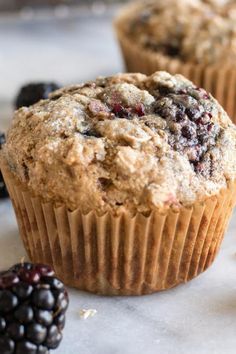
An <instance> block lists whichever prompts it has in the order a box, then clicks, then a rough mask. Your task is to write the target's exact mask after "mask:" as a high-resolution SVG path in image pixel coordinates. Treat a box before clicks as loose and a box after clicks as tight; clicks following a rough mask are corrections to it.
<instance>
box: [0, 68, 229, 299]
mask: <svg viewBox="0 0 236 354" xmlns="http://www.w3.org/2000/svg"><path fill="white" fill-rule="evenodd" d="M0 161H1V168H2V172H3V175H4V178H5V181H6V183H7V187H8V190H9V193H10V196H11V199H12V201H13V205H14V208H15V212H16V217H17V220H18V224H19V229H20V234H21V237H22V239H23V241H24V245H25V248H26V250H27V252H28V255H29V257H30V259H31V260H32V261H34V262H43V263H46V264H49V265H51V266H53V268H54V269H55V271H56V273H57V275H58V277H60V278H61V279H62V280H63V281H64V282H65V283H66V284H68V285H70V286H74V287H77V288H79V289H83V290H88V291H91V292H95V293H101V294H114V295H125V294H128V295H129V294H132V295H140V294H146V293H152V292H154V291H158V290H163V289H167V288H170V287H173V286H175V285H177V284H179V283H182V282H186V281H188V280H190V279H192V278H194V277H195V276H196V275H198V274H199V273H201V272H202V271H204V270H205V269H206V268H207V267H208V266H209V265H210V264H211V263H212V261H213V260H214V258H215V255H216V253H217V252H218V249H219V246H220V244H221V241H222V238H223V235H224V232H225V229H226V226H227V223H228V221H229V216H230V214H231V211H232V208H233V206H234V203H235V176H236V129H235V126H234V124H233V123H232V122H231V120H230V119H229V118H228V116H227V114H226V113H225V112H224V110H223V109H222V108H221V106H220V105H219V104H218V103H217V101H216V100H215V99H214V98H213V97H212V96H211V95H210V94H208V93H207V92H206V91H205V90H204V89H201V88H198V87H196V86H195V85H193V84H192V83H191V82H190V81H188V80H187V79H185V78H184V77H183V76H181V75H175V76H172V75H170V74H168V73H167V72H156V73H155V74H153V75H151V76H149V77H148V76H145V75H143V74H120V75H115V76H112V77H108V78H98V79H97V80H95V81H93V82H88V83H85V84H82V85H77V86H72V87H66V88H63V89H61V90H58V91H55V92H54V93H53V94H51V96H50V98H49V99H46V100H41V101H40V102H38V103H36V104H35V105H33V106H30V107H23V108H21V109H19V110H18V111H16V112H15V116H14V120H13V123H12V126H11V128H10V130H9V131H8V135H7V141H6V144H5V145H4V147H3V150H2V153H1V159H0Z"/></svg>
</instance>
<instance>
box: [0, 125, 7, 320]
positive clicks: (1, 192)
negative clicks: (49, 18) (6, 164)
mask: <svg viewBox="0 0 236 354" xmlns="http://www.w3.org/2000/svg"><path fill="white" fill-rule="evenodd" d="M5 141H6V137H5V134H4V133H2V132H0V150H1V148H2V145H3V144H4V143H5ZM7 197H8V192H7V187H6V185H5V182H4V179H3V176H2V172H1V171H0V199H2V198H7ZM0 326H1V324H0Z"/></svg>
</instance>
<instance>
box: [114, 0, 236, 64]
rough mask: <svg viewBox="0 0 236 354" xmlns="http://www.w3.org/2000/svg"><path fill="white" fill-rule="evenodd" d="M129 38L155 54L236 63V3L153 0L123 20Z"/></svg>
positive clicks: (207, 0) (194, 60) (227, 0)
mask: <svg viewBox="0 0 236 354" xmlns="http://www.w3.org/2000/svg"><path fill="white" fill-rule="evenodd" d="M121 21H122V28H123V29H124V31H125V33H126V35H127V36H129V37H130V38H132V40H133V41H135V42H137V43H139V44H140V45H141V46H142V47H143V48H146V49H147V50H151V51H152V52H158V53H162V54H164V55H168V56H171V57H176V58H179V59H182V60H183V61H188V62H195V63H203V64H213V63H221V64H230V65H235V61H236V2H235V0H178V1H176V0H158V1H156V0H149V1H142V2H140V3H138V5H135V6H132V7H130V11H129V10H128V11H127V13H126V14H125V15H124V18H123V17H122V20H121Z"/></svg>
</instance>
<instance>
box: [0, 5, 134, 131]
mask: <svg viewBox="0 0 236 354" xmlns="http://www.w3.org/2000/svg"><path fill="white" fill-rule="evenodd" d="M124 2H127V1H125V0H124V1H122V0H121V1H115V0H102V1H93V0H0V43H1V48H0V82H1V84H0V119H1V128H5V126H6V125H8V121H9V119H8V118H9V114H10V113H11V112H10V110H11V109H12V102H13V100H14V98H15V96H16V94H17V91H18V90H19V88H20V87H21V86H22V85H23V84H25V83H28V82H29V81H56V82H58V83H59V84H62V85H64V84H70V83H75V82H80V81H84V80H88V79H93V78H95V77H96V76H98V75H109V74H113V73H117V72H120V71H122V70H123V66H122V61H121V57H120V53H119V48H118V46H117V43H116V40H115V34H114V31H113V28H112V21H113V17H114V16H115V14H116V13H117V11H119V8H120V7H121V6H122V4H124Z"/></svg>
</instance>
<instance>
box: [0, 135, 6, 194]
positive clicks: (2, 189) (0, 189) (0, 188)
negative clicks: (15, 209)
mask: <svg viewBox="0 0 236 354" xmlns="http://www.w3.org/2000/svg"><path fill="white" fill-rule="evenodd" d="M5 141H6V137H5V134H4V133H2V132H0V150H1V148H2V146H3V144H4V143H5ZM7 197H8V191H7V187H6V185H5V182H4V179H3V176H2V172H1V171H0V199H1V198H7Z"/></svg>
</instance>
